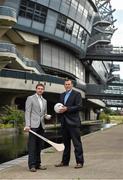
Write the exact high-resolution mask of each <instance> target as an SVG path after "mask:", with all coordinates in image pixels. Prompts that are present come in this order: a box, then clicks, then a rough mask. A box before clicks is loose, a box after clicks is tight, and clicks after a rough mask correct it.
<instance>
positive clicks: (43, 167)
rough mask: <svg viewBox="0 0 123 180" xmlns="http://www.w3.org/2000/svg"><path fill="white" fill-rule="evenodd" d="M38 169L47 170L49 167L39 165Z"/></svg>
mask: <svg viewBox="0 0 123 180" xmlns="http://www.w3.org/2000/svg"><path fill="white" fill-rule="evenodd" d="M36 169H40V170H46V169H47V168H46V167H45V166H41V165H40V166H38V167H37V168H36Z"/></svg>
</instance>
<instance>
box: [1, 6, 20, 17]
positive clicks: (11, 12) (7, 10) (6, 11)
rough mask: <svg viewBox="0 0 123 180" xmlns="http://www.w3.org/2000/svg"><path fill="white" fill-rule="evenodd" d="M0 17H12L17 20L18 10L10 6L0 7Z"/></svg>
mask: <svg viewBox="0 0 123 180" xmlns="http://www.w3.org/2000/svg"><path fill="white" fill-rule="evenodd" d="M0 16H10V17H13V18H16V10H15V9H14V8H11V7H8V6H0Z"/></svg>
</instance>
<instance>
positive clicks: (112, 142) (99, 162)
mask: <svg viewBox="0 0 123 180" xmlns="http://www.w3.org/2000/svg"><path fill="white" fill-rule="evenodd" d="M82 142H83V148H84V157H85V164H84V167H83V168H81V169H75V168H74V166H75V156H74V149H73V146H72V152H71V161H70V165H69V166H68V167H59V168H58V167H55V166H54V164H56V163H58V162H60V161H61V157H62V152H57V151H56V150H54V149H53V148H48V149H46V150H44V151H43V152H42V154H41V157H42V162H43V165H46V166H47V170H38V171H37V172H30V171H29V170H28V167H27V156H24V157H22V158H18V159H16V160H13V161H9V162H7V163H3V164H1V165H0V179H3V180H6V179H11V180H12V179H13V180H14V179H16V180H19V179H24V180H29V179H34V180H36V179H44V180H45V179H47V180H52V179H53V180H60V179H61V180H63V179H64V180H70V179H71V180H80V179H82V180H84V179H88V180H97V179H105V180H109V179H116V180H118V179H122V180H123V124H121V125H117V126H114V127H112V128H109V129H106V130H101V131H97V132H95V133H91V134H88V135H85V136H82Z"/></svg>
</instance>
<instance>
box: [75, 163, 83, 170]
mask: <svg viewBox="0 0 123 180" xmlns="http://www.w3.org/2000/svg"><path fill="white" fill-rule="evenodd" d="M82 167H83V164H81V163H78V164H76V166H75V167H74V168H75V169H78V168H82Z"/></svg>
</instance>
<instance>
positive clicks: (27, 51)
mask: <svg viewBox="0 0 123 180" xmlns="http://www.w3.org/2000/svg"><path fill="white" fill-rule="evenodd" d="M16 48H17V49H18V51H19V52H20V53H21V54H22V55H23V56H25V57H26V58H29V59H35V58H34V49H35V46H34V45H23V46H22V45H16Z"/></svg>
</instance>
